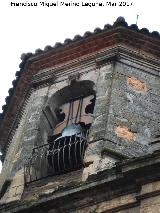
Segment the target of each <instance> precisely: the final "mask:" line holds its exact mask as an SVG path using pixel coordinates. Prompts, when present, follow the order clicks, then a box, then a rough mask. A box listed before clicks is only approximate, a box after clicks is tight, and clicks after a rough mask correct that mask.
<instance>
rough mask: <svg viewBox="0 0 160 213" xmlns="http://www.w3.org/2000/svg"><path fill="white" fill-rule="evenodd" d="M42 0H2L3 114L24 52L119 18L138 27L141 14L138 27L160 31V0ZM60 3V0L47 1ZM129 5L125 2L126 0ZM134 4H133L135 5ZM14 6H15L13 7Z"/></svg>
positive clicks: (0, 66) (0, 79)
mask: <svg viewBox="0 0 160 213" xmlns="http://www.w3.org/2000/svg"><path fill="white" fill-rule="evenodd" d="M16 2H19V3H20V2H21V3H22V2H23V3H31V2H32V3H37V6H35V7H31V6H30V7H29V6H28V7H27V6H19V7H18V6H13V5H14V3H16ZM40 2H41V0H28V1H25V0H13V1H10V0H1V1H0V22H1V23H0V48H1V51H0V70H1V71H0V72H1V77H0V112H1V111H2V110H1V106H2V105H3V104H4V103H5V97H6V96H7V95H8V89H9V88H10V87H12V81H13V80H14V78H15V72H16V71H18V70H19V63H20V62H21V60H20V56H21V54H22V53H27V52H34V51H35V50H36V49H37V48H41V49H44V47H45V46H46V45H51V46H54V44H55V43H56V42H63V41H64V40H65V39H66V38H71V39H72V38H73V37H74V36H75V35H76V34H80V35H83V34H84V32H85V31H93V30H94V29H95V28H96V27H100V28H103V26H104V25H105V24H107V23H109V24H113V22H114V21H115V20H116V19H117V17H118V16H123V17H124V18H125V19H126V21H127V22H128V24H129V25H130V24H135V23H136V18H137V15H139V18H138V27H139V28H143V27H145V28H148V29H149V31H151V32H152V31H159V32H160V0H152V1H149V0H128V1H126V3H127V4H128V5H130V6H120V4H121V3H120V1H117V0H115V1H114V0H111V1H108V2H112V3H115V2H116V3H117V6H112V7H111V6H103V7H100V6H98V5H96V6H95V7H89V6H82V4H83V5H84V4H85V3H87V2H89V3H93V2H100V3H103V4H104V5H106V2H107V1H105V0H97V1H96V0H83V1H81V0H72V1H69V0H62V1H60V0H58V2H59V3H60V2H64V3H67V2H68V3H71V4H73V3H75V2H76V3H79V6H70V7H69V6H65V5H64V3H63V5H61V6H51V7H47V6H41V4H40ZM44 2H46V3H48V2H50V3H51V2H54V3H55V2H57V1H56V0H46V1H44ZM123 2H125V1H123ZM131 3H132V5H131ZM11 4H12V6H11Z"/></svg>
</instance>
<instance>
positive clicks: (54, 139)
mask: <svg viewBox="0 0 160 213" xmlns="http://www.w3.org/2000/svg"><path fill="white" fill-rule="evenodd" d="M95 97H96V96H95V91H94V83H93V82H92V81H89V80H86V81H80V82H74V81H73V82H72V84H71V85H69V86H66V87H64V88H63V89H61V90H59V91H57V92H56V93H55V94H53V96H52V97H51V98H50V99H49V101H48V103H47V104H46V106H45V107H44V109H43V114H44V115H45V118H46V120H47V122H48V123H49V126H50V134H49V135H48V144H45V145H41V146H40V147H39V148H37V150H36V148H34V152H33V156H34V157H33V158H32V159H34V160H35V159H36V161H37V160H38V161H39V163H37V162H36V163H34V162H33V161H32V163H31V164H32V171H33V170H35V172H34V173H36V179H39V178H42V177H43V176H46V175H45V174H44V172H43V171H41V170H42V168H40V167H43V168H47V172H48V175H49V174H50V175H54V174H60V173H65V172H68V171H72V170H76V169H79V168H81V167H83V165H84V163H83V158H84V154H85V150H86V147H87V135H88V131H89V128H90V126H91V123H92V120H93V111H94V104H95ZM39 155H40V156H39ZM42 158H43V159H42ZM34 164H35V165H36V166H35V167H34V168H33V165H34ZM43 164H46V166H42V165H43ZM37 171H38V172H37ZM28 173H29V172H28ZM37 174H38V175H37ZM37 176H38V177H39V178H37ZM32 179H33V178H32Z"/></svg>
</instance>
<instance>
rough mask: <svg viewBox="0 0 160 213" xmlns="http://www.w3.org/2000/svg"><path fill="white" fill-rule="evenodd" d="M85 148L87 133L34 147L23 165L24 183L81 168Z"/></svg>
mask: <svg viewBox="0 0 160 213" xmlns="http://www.w3.org/2000/svg"><path fill="white" fill-rule="evenodd" d="M50 142H51V141H50ZM86 147H87V133H86V134H84V133H80V134H76V135H71V136H65V137H60V138H58V139H56V140H54V141H52V143H50V144H45V145H43V146H39V147H35V148H34V149H33V153H32V157H31V159H30V160H29V161H28V163H27V164H26V165H25V169H24V171H25V183H26V184H27V183H29V182H33V181H36V180H39V179H41V178H44V177H47V176H52V175H56V174H60V173H65V172H68V171H72V170H76V169H79V168H81V167H83V158H84V153H85V149H86Z"/></svg>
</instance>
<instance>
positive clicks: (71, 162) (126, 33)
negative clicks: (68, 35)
mask: <svg viewBox="0 0 160 213" xmlns="http://www.w3.org/2000/svg"><path fill="white" fill-rule="evenodd" d="M159 47H160V36H159V33H158V32H155V31H154V32H152V33H150V32H149V31H148V30H147V29H145V28H142V29H138V27H137V26H136V25H134V24H133V25H131V26H128V24H127V23H126V21H125V20H124V18H122V17H119V18H118V19H117V20H116V21H115V23H114V24H113V26H111V25H109V24H107V25H105V26H104V29H100V28H96V29H95V30H94V32H93V33H91V32H86V33H85V34H84V35H83V36H80V35H76V36H75V37H74V38H73V39H72V40H71V39H66V40H65V41H64V43H56V44H55V46H54V47H51V46H46V47H45V48H44V50H40V49H37V50H36V51H35V53H27V54H22V56H21V59H22V62H21V64H20V71H17V72H16V79H15V80H14V81H13V88H10V89H9V96H8V97H6V105H4V106H3V113H2V114H1V115H0V121H1V123H0V136H1V137H0V147H1V151H2V153H3V157H2V161H3V169H2V172H1V176H0V185H1V192H0V212H5V213H7V212H42V213H43V212H48V213H61V212H63V213H74V212H77V213H107V212H124V213H125V212H141V213H142V212H153V213H155V212H158V211H159V210H158V209H159V208H160V204H159V202H158V200H159V198H160V197H159V196H160V180H159V179H160V171H159V166H160V151H159V149H160V125H159V124H160V98H159V97H160V92H159V91H160V77H159V76H160V62H159V58H160V48H159ZM153 203H154V205H153Z"/></svg>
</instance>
